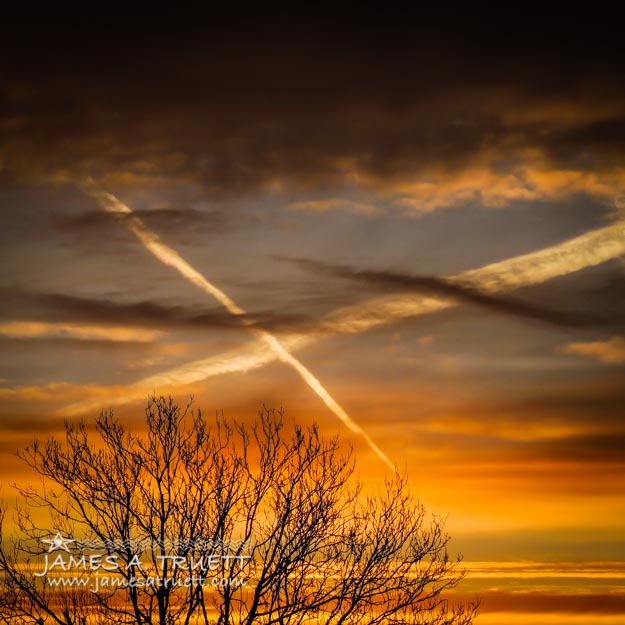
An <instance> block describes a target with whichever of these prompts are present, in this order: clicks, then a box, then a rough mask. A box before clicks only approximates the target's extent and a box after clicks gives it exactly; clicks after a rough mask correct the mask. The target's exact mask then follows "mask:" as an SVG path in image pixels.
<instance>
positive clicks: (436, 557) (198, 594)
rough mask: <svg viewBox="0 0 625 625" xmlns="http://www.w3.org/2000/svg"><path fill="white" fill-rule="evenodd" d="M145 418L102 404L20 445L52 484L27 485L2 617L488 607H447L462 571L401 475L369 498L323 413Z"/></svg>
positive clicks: (383, 618)
mask: <svg viewBox="0 0 625 625" xmlns="http://www.w3.org/2000/svg"><path fill="white" fill-rule="evenodd" d="M146 425H147V428H145V429H144V431H143V432H141V433H135V432H132V431H128V430H127V429H126V428H125V427H124V426H123V425H122V423H121V422H120V421H119V420H118V419H116V418H115V417H114V416H113V414H112V413H111V412H103V413H102V414H101V415H100V417H99V418H98V419H97V420H96V423H95V431H91V430H90V429H89V428H88V427H87V425H86V424H84V423H80V424H78V425H71V424H69V423H66V436H65V440H64V441H62V442H61V441H59V440H58V439H56V438H50V439H49V440H48V441H47V442H45V443H43V444H42V443H39V442H37V441H35V443H34V444H33V445H32V446H31V447H29V448H27V449H25V450H24V451H23V452H21V454H20V455H21V457H22V458H23V459H24V460H25V461H26V462H27V463H28V464H29V465H30V466H31V467H32V468H33V469H34V470H35V471H36V472H37V473H38V474H39V475H40V476H41V478H42V484H41V486H40V487H37V488H34V487H29V488H19V487H17V486H16V488H18V491H19V495H20V496H21V499H22V501H23V502H24V503H23V504H22V505H21V506H20V507H19V508H17V513H16V515H15V523H14V525H15V527H16V531H17V534H18V535H17V536H16V537H14V538H13V539H12V540H9V539H8V538H6V537H4V538H3V541H2V544H1V546H0V584H1V586H0V622H5V623H16V624H18V625H22V624H23V625H26V624H37V623H40V624H42V623H57V624H58V625H80V624H87V623H110V622H116V623H135V624H137V625H148V624H150V625H152V624H154V625H157V624H158V625H173V624H174V623H184V624H185V625H190V624H191V623H201V624H206V625H208V624H209V623H210V624H215V625H230V624H234V623H237V624H243V625H251V624H252V623H263V624H266V625H273V624H276V625H299V624H301V623H303V622H304V621H307V622H310V621H314V622H318V623H324V624H327V625H355V624H362V625H365V624H367V625H369V624H370V625H377V624H378V623H380V624H381V623H391V624H400V623H423V624H425V623H429V624H438V625H444V624H447V625H468V624H469V623H471V622H472V621H473V619H474V617H475V614H476V613H477V602H475V603H470V604H468V605H456V606H450V605H448V602H447V600H446V598H445V591H446V590H448V589H451V588H453V587H455V586H456V585H457V583H458V582H459V581H460V580H461V579H462V577H463V575H464V571H463V570H461V569H460V568H459V567H458V560H455V561H454V560H450V559H449V557H448V554H447V548H446V547H447V542H448V537H447V535H446V534H445V533H444V530H443V525H442V522H441V520H440V519H438V518H436V517H433V516H430V515H428V513H427V512H426V510H425V509H424V507H423V506H422V505H421V504H420V503H418V502H416V501H415V500H413V498H412V497H411V495H410V492H409V489H408V486H407V482H406V479H405V477H402V476H400V475H399V474H396V475H395V476H393V477H392V478H390V479H386V480H385V483H384V487H383V488H380V489H379V492H378V493H377V494H375V495H366V494H364V492H363V490H362V489H361V487H360V486H359V485H358V483H357V482H356V480H355V479H354V475H353V473H354V461H353V456H352V453H351V449H349V450H347V452H342V451H341V449H340V448H339V440H338V438H332V439H330V440H324V439H323V438H322V437H321V436H320V434H319V431H318V429H317V427H316V426H312V427H310V428H302V427H300V426H298V425H296V424H294V425H293V427H292V428H287V427H286V426H285V423H284V420H283V415H282V412H281V411H274V410H266V409H263V410H262V411H260V412H259V418H258V420H257V422H256V423H255V425H254V426H253V427H252V428H247V427H245V426H244V425H242V424H239V423H236V422H233V421H231V420H228V419H226V418H224V417H223V416H221V417H217V418H216V419H215V423H214V425H213V426H212V427H210V428H209V426H208V423H207V420H206V419H205V418H204V417H203V415H202V413H201V412H200V411H192V410H191V409H190V406H187V407H186V408H184V409H181V408H179V406H177V405H176V404H175V402H174V401H173V400H172V399H171V398H169V399H164V398H162V397H161V398H151V399H150V400H149V403H148V407H147V409H146ZM287 430H288V431H287ZM5 512H6V511H5V510H3V511H2V514H1V515H0V522H1V521H2V520H4V517H5ZM42 512H45V513H46V515H47V516H46V518H42V514H41V513H42ZM51 536H52V537H51ZM46 547H47V548H46Z"/></svg>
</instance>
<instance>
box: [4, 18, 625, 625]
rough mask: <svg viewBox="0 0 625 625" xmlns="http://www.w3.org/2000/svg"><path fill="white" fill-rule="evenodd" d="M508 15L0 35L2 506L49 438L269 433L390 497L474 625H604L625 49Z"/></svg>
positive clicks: (598, 32)
mask: <svg viewBox="0 0 625 625" xmlns="http://www.w3.org/2000/svg"><path fill="white" fill-rule="evenodd" d="M162 17H163V16H162ZM495 17H496V16H495ZM525 17H526V18H528V22H527V23H528V27H527V28H526V27H525V22H523V23H517V24H516V26H517V27H518V28H513V27H512V26H511V25H510V23H508V22H505V21H499V22H498V21H496V20H494V21H492V22H488V21H486V20H484V19H481V18H479V17H478V19H475V16H473V17H471V18H470V19H466V20H465V19H458V20H457V23H456V22H453V23H452V22H451V21H447V22H442V21H436V20H434V19H430V18H429V17H427V16H423V18H422V19H419V20H415V19H412V20H411V19H407V18H405V19H404V18H403V17H402V16H400V15H395V16H385V17H378V16H376V17H375V18H374V17H369V18H366V17H365V16H362V15H358V16H350V17H346V16H338V17H337V16H333V17H332V18H330V17H325V18H322V17H320V16H319V15H315V16H305V15H302V16H299V17H297V18H291V19H289V18H286V17H284V16H276V17H270V16H268V15H265V16H262V17H261V16H256V17H250V18H247V19H243V18H240V17H239V18H225V17H224V18H216V17H212V18H210V19H209V18H204V17H202V18H198V19H197V20H196V19H193V17H192V16H189V17H188V18H187V19H185V20H181V21H175V22H173V23H170V24H169V25H168V27H166V26H165V22H166V21H167V20H165V19H162V20H160V21H159V20H155V21H154V22H150V21H149V20H148V23H145V24H142V23H140V22H139V21H135V20H133V19H127V20H122V21H119V20H116V19H114V18H113V17H111V16H109V17H106V16H103V17H102V20H101V21H98V22H97V23H96V24H95V25H93V24H91V25H90V26H89V27H88V28H87V27H84V26H82V25H79V24H78V22H76V23H74V22H72V21H71V20H69V21H65V22H64V23H63V24H60V25H59V24H57V23H56V22H54V21H53V20H51V17H50V16H48V15H38V16H34V17H33V16H30V17H29V18H27V19H24V21H23V22H21V23H19V24H11V23H10V22H7V23H6V24H3V25H2V27H0V28H1V29H2V37H1V39H2V44H1V45H2V48H3V50H2V54H1V55H0V72H1V74H0V75H1V76H2V81H1V82H0V210H1V215H2V228H0V294H1V297H0V302H1V303H0V348H1V349H0V399H1V402H0V454H1V458H2V462H0V483H1V484H2V485H3V488H2V494H3V496H5V497H9V496H10V495H7V493H8V492H9V491H10V487H9V483H10V482H12V481H16V480H17V481H19V480H28V479H30V478H29V474H28V472H27V471H26V469H25V467H24V466H22V463H21V462H20V461H19V459H17V458H16V457H15V455H14V452H15V450H16V449H18V448H21V447H23V446H25V445H27V444H29V443H30V442H31V441H32V439H33V436H34V435H37V436H47V435H52V434H58V433H59V432H60V431H61V430H62V429H63V421H64V419H65V418H69V419H77V418H81V417H84V418H85V419H87V420H89V419H93V418H94V417H95V416H96V415H97V414H98V413H99V411H100V410H101V409H103V408H109V407H111V408H114V410H115V411H116V413H117V414H118V415H120V416H121V417H123V418H124V420H127V422H128V423H129V424H135V425H137V427H138V426H139V424H140V422H141V418H142V415H143V413H142V411H143V407H144V405H145V403H146V400H147V397H148V395H150V394H151V393H154V392H156V393H159V394H172V395H173V396H175V397H176V398H177V399H179V400H180V401H181V402H184V401H186V399H187V398H188V397H189V396H190V395H193V396H194V398H195V403H196V405H197V406H200V407H201V408H202V409H203V410H204V411H205V412H207V413H208V414H210V413H213V412H214V411H222V410H223V411H224V413H226V414H228V415H230V416H232V417H235V418H237V419H241V420H244V421H245V420H248V421H249V420H252V419H253V418H254V416H255V415H256V412H257V410H258V408H259V407H261V406H263V405H265V406H269V407H278V406H282V407H283V408H284V410H285V413H286V414H287V415H288V416H289V418H293V419H296V420H297V421H298V422H301V423H304V424H309V423H312V422H313V421H315V422H317V423H319V425H320V427H321V429H322V432H323V433H324V434H326V435H328V436H331V435H333V434H335V433H336V432H337V431H338V432H340V433H341V435H342V436H343V437H344V439H345V440H346V441H349V442H351V443H352V444H353V445H354V448H355V451H356V455H357V459H358V464H357V469H358V472H359V474H360V475H361V477H362V479H363V481H365V482H366V483H368V484H376V483H378V481H380V480H381V479H382V476H383V475H384V472H385V471H387V472H388V470H389V468H388V466H387V460H388V461H390V463H391V464H392V465H396V466H398V467H399V468H400V469H401V470H405V471H406V472H407V474H408V476H409V479H410V482H411V484H412V487H413V489H414V490H415V492H417V493H418V494H419V496H420V497H421V498H422V499H423V501H424V502H425V503H426V504H427V505H428V506H429V507H430V508H431V509H432V510H434V511H436V512H438V513H440V514H444V515H446V516H447V527H448V529H449V531H450V534H451V535H452V546H453V547H455V548H457V549H458V550H459V551H462V552H463V554H464V556H465V559H466V560H467V561H469V562H471V563H474V564H473V565H472V568H471V570H472V571H473V572H475V575H473V576H471V575H470V576H469V578H468V580H467V581H466V582H465V583H466V584H467V586H466V592H467V593H469V592H473V591H474V590H475V589H478V590H481V591H483V592H484V593H485V597H487V598H488V601H485V602H484V606H483V608H484V609H483V611H484V614H483V615H482V617H481V618H482V619H483V621H482V622H484V623H500V625H503V624H504V623H513V622H524V623H528V622H541V623H549V622H553V623H556V622H557V623H564V622H570V623H578V622H579V623H586V622H589V623H591V622H592V623H598V622H603V621H601V619H603V620H604V621H605V623H612V622H614V623H617V622H622V621H619V620H618V619H619V614H622V611H623V610H622V607H623V602H624V601H625V599H624V597H625V594H624V593H623V583H622V582H623V579H624V578H625V564H624V563H625V522H624V521H623V519H624V518H625V455H624V450H625V421H624V419H623V417H624V412H625V408H624V406H625V402H624V400H625V390H624V386H623V374H624V373H625V288H624V287H625V277H624V270H625V264H624V258H625V158H624V157H625V83H624V81H623V75H625V72H624V71H623V70H624V69H625V68H624V67H623V65H624V62H623V54H622V50H621V48H622V45H621V44H620V43H619V42H620V39H621V37H619V34H618V32H617V31H618V29H617V28H615V26H611V25H610V24H607V23H606V21H609V20H608V19H607V18H606V17H605V16H594V15H578V16H575V15H573V17H571V16H570V15H567V17H566V18H564V17H561V19H559V21H558V22H554V23H546V22H544V20H534V19H533V16H531V15H530V16H525ZM576 17H577V18H582V19H578V20H577V21H571V20H572V19H573V18H576ZM150 246H151V248H150ZM172 259H174V260H172ZM193 271H195V272H197V275H201V276H203V279H205V280H206V281H208V283H209V284H210V285H211V286H210V288H212V289H213V291H210V288H209V290H208V291H207V288H205V287H202V286H201V285H199V286H200V288H198V280H199V278H198V279H196V280H195V284H194V283H193V277H192V276H191V273H192V272H193ZM197 275H196V278H197ZM215 289H217V290H218V292H219V293H221V294H222V295H223V296H224V298H230V299H229V300H228V301H230V302H231V303H232V306H233V307H234V308H233V307H231V306H229V305H226V306H224V301H225V300H224V299H223V298H221V297H220V296H219V295H218V296H217V298H216V297H215V294H216V292H217V291H215ZM268 337H270V338H268ZM275 339H277V341H278V342H279V343H278V344H279V345H280V346H282V347H281V348H279V347H276V344H275V343H272V341H274V340H275ZM280 349H284V350H285V351H286V353H288V355H289V358H291V360H290V361H289V360H288V359H285V356H284V353H282V354H281V353H280V351H279V350H280ZM295 361H296V362H297V363H299V365H297V364H295ZM298 366H299V367H300V368H299V369H298ZM307 376H311V377H312V379H313V380H315V381H316V382H317V383H318V384H319V385H320V387H322V388H323V390H324V392H325V393H326V394H327V397H329V398H330V400H331V401H330V400H328V399H327V397H326V398H325V399H324V398H323V397H322V396H320V392H319V389H318V388H317V390H315V388H314V383H313V382H311V377H307ZM345 417H346V418H347V420H346V418H345ZM480 563H489V564H488V565H486V564H480ZM489 567H490V568H489ZM485 571H486V572H485ZM545 571H547V573H545ZM554 571H555V573H554ZM498 593H499V594H498ZM519 593H521V594H519ZM523 593H524V594H523ZM572 595H576V599H575V600H572V599H571V596H572ZM519 596H521V597H524V599H523V600H520V599H519ZM502 597H503V598H502ZM523 601H525V603H524V602H523ZM565 606H568V607H565ZM531 610H535V612H532V611H531ZM528 613H531V614H532V615H533V616H531V617H529V616H528ZM538 614H540V616H536V615H538ZM589 615H590V616H589ZM506 619H507V620H506ZM515 619H517V620H515ZM532 619H534V620H532ZM536 619H540V620H536ZM549 619H552V620H551V621H550V620H549ZM567 619H568V620H567ZM478 622H479V621H478Z"/></svg>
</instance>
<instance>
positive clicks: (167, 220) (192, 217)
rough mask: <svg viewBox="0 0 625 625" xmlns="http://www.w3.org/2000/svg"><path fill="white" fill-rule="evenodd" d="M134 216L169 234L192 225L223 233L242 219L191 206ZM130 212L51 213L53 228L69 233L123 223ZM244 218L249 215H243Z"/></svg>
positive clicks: (230, 214) (153, 210)
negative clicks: (52, 215)
mask: <svg viewBox="0 0 625 625" xmlns="http://www.w3.org/2000/svg"><path fill="white" fill-rule="evenodd" d="M133 215H134V217H139V218H140V219H142V220H143V221H145V223H146V224H147V225H148V226H149V227H150V228H153V229H156V230H165V231H167V232H168V233H171V231H172V229H173V230H178V229H184V228H194V229H195V230H196V231H197V230H200V231H201V232H211V233H215V234H223V233H225V232H229V231H230V230H232V229H233V228H235V226H236V225H237V224H238V223H241V222H243V220H244V217H243V216H242V215H235V214H234V213H233V212H230V213H227V212H225V211H217V210H215V211H201V210H197V209H194V208H172V207H164V208H154V209H135V210H133ZM129 217H130V215H127V214H125V213H118V214H114V215H113V214H111V213H107V212H105V211H87V212H83V213H80V214H77V215H55V216H54V217H53V218H52V223H53V225H54V226H55V227H57V228H59V229H61V230H66V231H70V232H74V231H75V232H79V233H81V234H83V233H86V232H88V231H89V230H93V229H95V230H97V231H99V232H101V229H102V228H103V227H104V228H107V227H109V226H110V225H111V224H116V222H119V221H121V222H125V221H126V220H127V219H128V218H129ZM245 219H246V220H249V219H251V217H246V218H245Z"/></svg>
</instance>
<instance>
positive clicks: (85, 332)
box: [0, 321, 163, 343]
mask: <svg viewBox="0 0 625 625" xmlns="http://www.w3.org/2000/svg"><path fill="white" fill-rule="evenodd" d="M0 336H2V337H4V338H9V339H40V338H46V339H48V338H53V339H73V340H78V341H111V342H138V343H150V342H153V341H155V340H157V339H158V338H160V337H162V336H163V333H162V332H159V331H157V330H148V329H146V328H136V327H123V326H93V325H85V324H79V323H46V322H42V321H8V322H4V323H0Z"/></svg>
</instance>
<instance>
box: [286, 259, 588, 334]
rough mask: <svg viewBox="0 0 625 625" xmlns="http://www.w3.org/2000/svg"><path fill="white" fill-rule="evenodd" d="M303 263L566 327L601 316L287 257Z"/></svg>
mask: <svg viewBox="0 0 625 625" xmlns="http://www.w3.org/2000/svg"><path fill="white" fill-rule="evenodd" d="M284 260H287V261H290V262H294V263H296V264H297V265H299V266H300V267H303V268H304V269H307V270H309V271H314V272H316V273H321V274H322V275H326V276H332V277H335V278H342V279H347V280H351V281H354V282H356V283H359V284H361V285H364V286H369V287H371V288H374V289H376V290H381V291H386V292H394V293H397V292H404V293H405V292H414V293H421V294H425V295H430V296H434V297H442V298H444V299H447V298H449V299H452V300H455V301H459V302H464V303H469V304H475V305H477V306H481V307H484V308H488V309H489V310H493V311H495V312H499V313H503V314H508V315H513V316H517V317H522V318H525V319H533V320H537V321H543V322H546V323H551V324H554V325H559V326H565V327H584V326H595V325H597V324H599V323H600V319H599V318H597V317H594V316H591V315H589V314H585V315H582V314H579V313H571V312H563V311H556V310H550V309H548V308H545V307H541V306H537V305H535V304H531V303H527V302H523V301H521V300H518V299H513V298H510V297H504V296H496V295H493V294H491V293H487V292H485V291H482V290H480V289H479V288H477V287H476V286H475V285H473V284H472V283H471V282H465V281H459V280H453V279H446V278H438V277H435V276H415V275H411V274H406V273H399V272H393V271H373V270H362V269H354V268H352V267H346V266H344V265H333V264H330V263H324V262H320V261H314V260H309V259H297V258H291V259H289V258H287V259H284Z"/></svg>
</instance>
